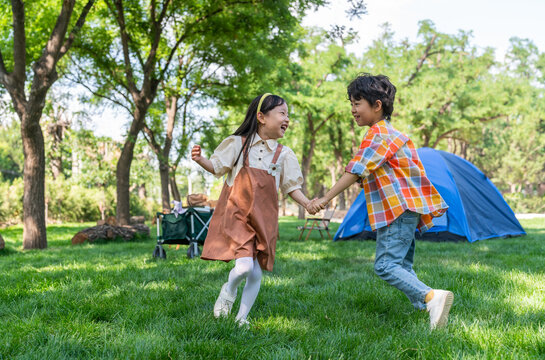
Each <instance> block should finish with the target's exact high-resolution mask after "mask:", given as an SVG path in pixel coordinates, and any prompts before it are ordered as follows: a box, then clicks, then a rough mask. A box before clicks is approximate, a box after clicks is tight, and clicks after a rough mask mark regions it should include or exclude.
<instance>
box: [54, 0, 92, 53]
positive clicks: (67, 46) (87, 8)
mask: <svg viewBox="0 0 545 360" xmlns="http://www.w3.org/2000/svg"><path fill="white" fill-rule="evenodd" d="M94 3H95V0H89V1H88V2H87V4H86V5H85V7H84V8H83V10H82V11H81V14H80V16H79V18H78V21H77V22H76V25H74V28H72V31H71V32H70V35H69V36H68V38H67V39H66V40H65V42H64V44H63V45H62V47H61V51H60V54H59V59H60V58H62V57H63V56H64V55H65V54H66V52H67V51H68V50H69V49H70V47H72V44H73V43H74V39H75V38H76V35H77V34H78V33H79V32H80V30H81V28H82V27H83V24H85V19H86V18H87V15H88V14H89V11H91V8H92V7H93V5H94Z"/></svg>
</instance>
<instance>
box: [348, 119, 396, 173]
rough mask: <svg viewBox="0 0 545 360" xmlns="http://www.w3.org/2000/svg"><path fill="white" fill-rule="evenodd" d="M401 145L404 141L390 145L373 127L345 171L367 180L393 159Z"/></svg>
mask: <svg viewBox="0 0 545 360" xmlns="http://www.w3.org/2000/svg"><path fill="white" fill-rule="evenodd" d="M392 145H393V146H392ZM401 145H403V142H402V141H394V142H392V144H390V145H389V144H388V142H387V141H386V140H385V139H384V137H383V136H381V133H380V131H377V130H376V129H375V128H373V127H372V128H370V129H369V131H368V132H367V134H366V135H365V138H364V139H363V141H362V142H361V145H360V148H359V150H358V152H357V153H356V155H355V156H354V158H352V160H350V162H349V163H348V165H346V168H345V171H346V172H349V173H352V174H356V175H358V176H359V177H361V178H366V177H367V176H369V174H371V173H372V172H374V171H375V170H376V169H378V168H379V167H381V166H382V165H383V164H384V163H385V162H386V161H388V160H389V159H391V158H392V156H393V155H394V154H395V153H396V151H397V150H399V147H400V146H401Z"/></svg>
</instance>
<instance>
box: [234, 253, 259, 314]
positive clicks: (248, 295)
mask: <svg viewBox="0 0 545 360" xmlns="http://www.w3.org/2000/svg"><path fill="white" fill-rule="evenodd" d="M253 265H254V267H253V271H252V272H251V273H250V274H249V275H248V277H247V278H246V285H245V286H244V290H243V291H242V299H241V302H240V309H239V311H238V315H237V317H236V320H237V321H241V320H246V317H248V313H249V312H250V310H251V309H252V306H253V305H254V302H255V299H256V297H257V294H258V293H259V287H260V286H261V277H262V271H261V266H259V262H258V261H257V259H254V261H253Z"/></svg>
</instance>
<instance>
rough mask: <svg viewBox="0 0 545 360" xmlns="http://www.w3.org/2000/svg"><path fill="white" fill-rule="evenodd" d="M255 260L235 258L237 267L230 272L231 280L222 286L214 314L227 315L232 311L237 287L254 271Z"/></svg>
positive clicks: (218, 315) (217, 315)
mask: <svg viewBox="0 0 545 360" xmlns="http://www.w3.org/2000/svg"><path fill="white" fill-rule="evenodd" d="M253 267H254V261H253V258H251V257H243V258H240V259H236V260H235V267H233V269H232V270H231V272H229V280H228V281H227V282H226V283H225V284H223V286H222V287H221V291H220V294H219V296H218V299H217V300H216V303H215V304H214V316H215V317H220V316H227V315H229V313H230V312H231V308H232V307H233V302H235V298H236V296H237V288H238V286H239V285H240V283H241V282H242V280H244V279H245V278H246V277H247V276H248V275H249V274H251V273H252V271H253Z"/></svg>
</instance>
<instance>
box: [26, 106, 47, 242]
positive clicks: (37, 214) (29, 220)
mask: <svg viewBox="0 0 545 360" xmlns="http://www.w3.org/2000/svg"><path fill="white" fill-rule="evenodd" d="M32 115H34V116H33V118H29V115H27V114H25V115H24V116H23V119H22V121H21V137H22V140H23V154H24V172H23V182H24V193H23V249H25V250H26V249H45V248H46V247H47V235H46V226H45V151H44V136H43V133H42V128H41V127H40V123H39V121H40V115H41V112H39V113H36V112H34V113H33V114H32Z"/></svg>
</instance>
